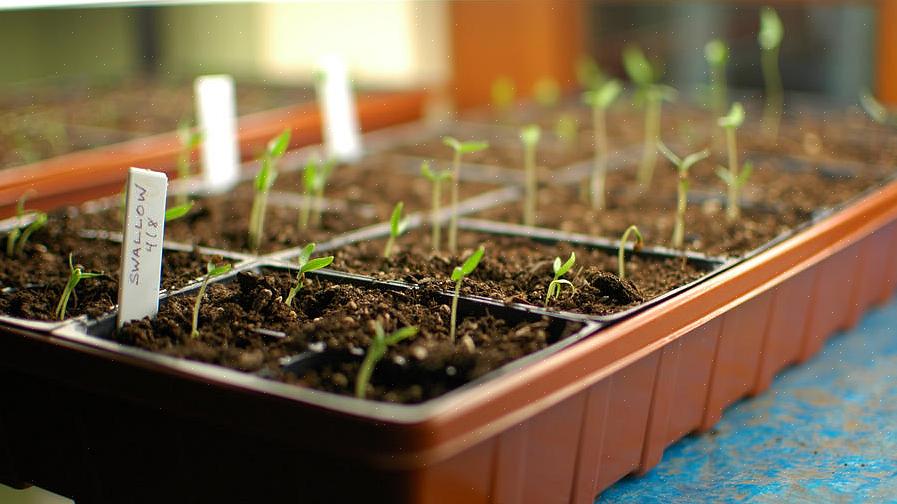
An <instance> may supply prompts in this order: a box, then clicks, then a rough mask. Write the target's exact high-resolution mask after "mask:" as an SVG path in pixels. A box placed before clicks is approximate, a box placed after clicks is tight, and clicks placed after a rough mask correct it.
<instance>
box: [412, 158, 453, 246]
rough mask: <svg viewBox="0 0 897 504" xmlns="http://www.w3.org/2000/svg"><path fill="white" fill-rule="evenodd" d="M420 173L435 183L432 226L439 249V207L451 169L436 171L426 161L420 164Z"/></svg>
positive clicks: (433, 237)
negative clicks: (444, 182) (443, 185)
mask: <svg viewBox="0 0 897 504" xmlns="http://www.w3.org/2000/svg"><path fill="white" fill-rule="evenodd" d="M420 173H421V175H423V176H424V177H425V178H426V179H427V180H429V181H430V182H431V183H432V184H433V192H432V194H433V199H432V209H431V214H430V227H431V228H432V234H433V235H432V241H433V250H434V251H436V252H438V251H439V242H440V238H441V237H440V234H441V233H442V226H440V224H439V207H440V206H441V204H442V182H443V181H444V180H448V179H450V178H452V174H451V172H449V171H434V170H431V169H430V163H429V162H428V161H424V162H423V163H421V165H420Z"/></svg>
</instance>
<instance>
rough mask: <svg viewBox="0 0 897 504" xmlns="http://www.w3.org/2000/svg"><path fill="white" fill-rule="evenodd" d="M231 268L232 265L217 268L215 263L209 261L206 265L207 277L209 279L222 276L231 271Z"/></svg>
mask: <svg viewBox="0 0 897 504" xmlns="http://www.w3.org/2000/svg"><path fill="white" fill-rule="evenodd" d="M231 267H232V265H230V264H222V265H221V266H216V265H215V263H213V262H211V261H209V262H208V263H206V276H207V277H209V278H213V277H216V276H221V275H223V274H225V273H227V272H228V271H230V270H231Z"/></svg>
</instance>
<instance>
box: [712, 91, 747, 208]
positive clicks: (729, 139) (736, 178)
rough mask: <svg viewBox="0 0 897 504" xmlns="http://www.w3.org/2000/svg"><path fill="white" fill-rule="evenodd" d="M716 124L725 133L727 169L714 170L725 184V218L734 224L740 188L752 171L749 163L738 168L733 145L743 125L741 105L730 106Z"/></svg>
mask: <svg viewBox="0 0 897 504" xmlns="http://www.w3.org/2000/svg"><path fill="white" fill-rule="evenodd" d="M717 123H718V124H719V125H720V127H721V128H723V129H724V130H725V131H726V150H727V151H728V154H729V169H728V170H726V169H725V168H724V167H722V166H718V167H717V169H716V175H717V176H718V177H719V178H721V179H722V180H723V182H725V183H726V187H727V188H728V198H727V201H726V218H727V219H729V222H734V221H736V220H737V219H738V217H739V215H740V214H741V204H740V199H741V188H742V187H744V184H746V183H747V180H748V178H749V177H750V176H751V172H752V171H753V165H752V164H751V163H750V162H746V163H744V167H743V168H741V169H740V170H739V167H738V147H737V146H736V144H735V132H736V130H737V129H738V128H739V127H740V126H741V125H742V124H743V123H744V107H742V105H741V103H738V102H735V103H733V104H732V109H731V110H729V113H728V115H726V116H725V117H720V118H719V121H717Z"/></svg>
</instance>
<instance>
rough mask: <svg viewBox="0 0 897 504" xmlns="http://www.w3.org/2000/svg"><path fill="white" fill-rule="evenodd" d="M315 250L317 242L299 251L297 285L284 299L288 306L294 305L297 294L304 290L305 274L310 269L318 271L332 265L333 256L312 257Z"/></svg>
mask: <svg viewBox="0 0 897 504" xmlns="http://www.w3.org/2000/svg"><path fill="white" fill-rule="evenodd" d="M314 251H315V244H314V243H309V244H308V245H306V246H305V247H304V248H303V249H302V252H300V253H299V257H298V259H297V261H298V263H299V272H298V273H296V285H294V286H293V287H292V288H290V293H289V294H287V298H286V300H285V301H284V303H286V305H287V306H293V299H294V298H295V297H296V294H298V293H299V291H300V290H302V287H303V286H304V284H305V274H306V273H308V272H309V271H317V270H319V269H322V268H326V267H327V266H330V263H332V262H333V256H327V257H317V258H315V259H311V255H312V254H313V253H314Z"/></svg>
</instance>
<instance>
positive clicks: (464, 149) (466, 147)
mask: <svg viewBox="0 0 897 504" xmlns="http://www.w3.org/2000/svg"><path fill="white" fill-rule="evenodd" d="M442 143H444V144H445V145H447V146H449V147H451V148H452V150H454V151H455V155H454V157H453V158H452V166H453V175H452V178H453V179H454V180H453V181H452V182H453V183H452V214H451V217H450V219H449V237H448V246H449V252H452V253H455V252H456V251H457V250H458V185H459V184H460V183H461V155H462V154H472V153H474V152H479V151H481V150H483V149H486V148H488V147H489V143H488V142H479V141H470V142H459V141H458V140H457V139H455V138H453V137H450V136H447V137H443V138H442Z"/></svg>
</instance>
